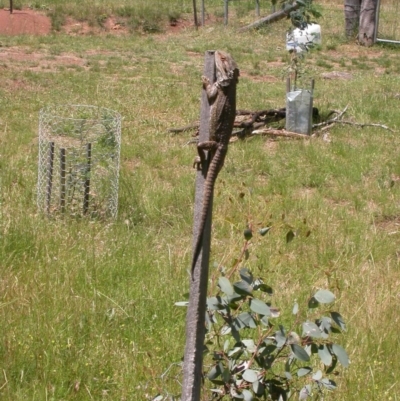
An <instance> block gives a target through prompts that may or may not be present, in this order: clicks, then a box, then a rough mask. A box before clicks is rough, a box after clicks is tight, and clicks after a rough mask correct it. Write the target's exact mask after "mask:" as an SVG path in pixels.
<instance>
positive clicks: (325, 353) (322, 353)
mask: <svg viewBox="0 0 400 401" xmlns="http://www.w3.org/2000/svg"><path fill="white" fill-rule="evenodd" d="M318 356H319V357H320V359H321V361H322V363H323V364H324V365H325V366H330V365H331V363H332V355H331V353H330V352H329V349H328V347H327V346H326V345H325V344H322V345H320V346H319V347H318Z"/></svg>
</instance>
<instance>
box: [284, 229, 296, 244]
mask: <svg viewBox="0 0 400 401" xmlns="http://www.w3.org/2000/svg"><path fill="white" fill-rule="evenodd" d="M295 236H296V234H295V233H294V232H293V231H292V230H290V231H289V232H288V233H287V234H286V243H287V244H288V243H289V242H292V241H293V239H294V237H295Z"/></svg>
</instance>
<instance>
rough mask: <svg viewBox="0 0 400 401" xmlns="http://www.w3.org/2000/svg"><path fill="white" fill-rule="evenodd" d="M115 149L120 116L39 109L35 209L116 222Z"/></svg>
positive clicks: (80, 108)
mask: <svg viewBox="0 0 400 401" xmlns="http://www.w3.org/2000/svg"><path fill="white" fill-rule="evenodd" d="M120 149H121V115H120V114H119V113H117V112H115V111H113V110H110V109H106V108H102V107H96V106H86V105H59V106H48V107H45V108H43V109H41V110H40V113H39V167H38V186H37V203H38V207H39V209H40V210H41V211H43V212H45V213H47V214H55V213H60V214H68V215H71V216H76V217H80V216H89V217H113V218H115V217H116V215H117V210H118V178H119V160H120Z"/></svg>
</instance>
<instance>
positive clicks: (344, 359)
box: [332, 344, 350, 368]
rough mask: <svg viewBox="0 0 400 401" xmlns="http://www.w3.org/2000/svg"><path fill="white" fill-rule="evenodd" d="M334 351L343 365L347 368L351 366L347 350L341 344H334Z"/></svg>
mask: <svg viewBox="0 0 400 401" xmlns="http://www.w3.org/2000/svg"><path fill="white" fill-rule="evenodd" d="M332 352H333V353H334V354H335V355H336V356H337V358H338V359H339V362H340V363H341V364H342V366H343V367H345V368H347V367H348V366H349V364H350V361H349V357H348V356H347V352H346V351H345V349H344V348H343V347H342V346H341V345H338V344H333V345H332Z"/></svg>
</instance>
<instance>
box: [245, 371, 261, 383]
mask: <svg viewBox="0 0 400 401" xmlns="http://www.w3.org/2000/svg"><path fill="white" fill-rule="evenodd" d="M242 377H243V379H244V380H246V381H247V382H249V383H254V382H255V381H257V380H258V372H257V371H256V370H253V369H246V370H245V371H244V372H243V374H242Z"/></svg>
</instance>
